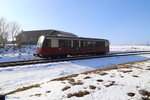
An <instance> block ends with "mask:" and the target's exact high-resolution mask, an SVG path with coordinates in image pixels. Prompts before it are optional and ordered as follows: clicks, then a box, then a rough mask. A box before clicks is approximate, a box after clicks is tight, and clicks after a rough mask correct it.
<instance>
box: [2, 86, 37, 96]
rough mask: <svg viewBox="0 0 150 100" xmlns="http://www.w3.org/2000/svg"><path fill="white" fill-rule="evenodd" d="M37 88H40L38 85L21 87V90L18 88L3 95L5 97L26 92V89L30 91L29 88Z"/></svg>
mask: <svg viewBox="0 0 150 100" xmlns="http://www.w3.org/2000/svg"><path fill="white" fill-rule="evenodd" d="M38 87H40V84H35V85H31V86H27V87H23V88H18V89H16V90H14V91H11V92H8V93H5V95H9V94H13V93H16V92H21V91H25V90H28V89H31V88H38Z"/></svg>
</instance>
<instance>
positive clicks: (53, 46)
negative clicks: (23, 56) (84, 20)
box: [35, 36, 109, 57]
mask: <svg viewBox="0 0 150 100" xmlns="http://www.w3.org/2000/svg"><path fill="white" fill-rule="evenodd" d="M108 52H109V41H108V40H106V39H95V38H83V37H62V36H40V38H39V40H38V42H37V49H36V53H35V55H37V56H39V57H66V56H67V55H82V54H106V53H108Z"/></svg>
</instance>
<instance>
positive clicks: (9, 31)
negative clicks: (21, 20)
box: [0, 17, 21, 47]
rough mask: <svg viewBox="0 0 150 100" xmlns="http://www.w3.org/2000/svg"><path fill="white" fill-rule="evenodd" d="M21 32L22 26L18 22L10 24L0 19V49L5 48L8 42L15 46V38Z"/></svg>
mask: <svg viewBox="0 0 150 100" xmlns="http://www.w3.org/2000/svg"><path fill="white" fill-rule="evenodd" d="M20 32H21V28H20V25H19V24H18V23H16V22H9V21H7V20H6V18H4V17H0V47H2V46H5V45H6V44H7V43H8V41H12V43H13V44H14V41H15V36H16V35H18V34H19V33H20Z"/></svg>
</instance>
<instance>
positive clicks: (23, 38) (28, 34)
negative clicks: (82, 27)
mask: <svg viewBox="0 0 150 100" xmlns="http://www.w3.org/2000/svg"><path fill="white" fill-rule="evenodd" d="M41 35H45V36H67V37H77V35H75V34H73V33H70V32H64V31H59V30H53V29H51V30H33V31H22V32H21V33H20V34H18V35H17V36H16V42H17V44H25V45H26V44H30V45H35V44H36V43H37V41H38V38H39V37H40V36H41Z"/></svg>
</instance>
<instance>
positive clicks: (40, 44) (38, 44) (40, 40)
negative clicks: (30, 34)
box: [37, 36, 45, 48]
mask: <svg viewBox="0 0 150 100" xmlns="http://www.w3.org/2000/svg"><path fill="white" fill-rule="evenodd" d="M44 39H45V36H40V37H39V40H38V42H37V47H39V48H40V47H42V45H43V42H44Z"/></svg>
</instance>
